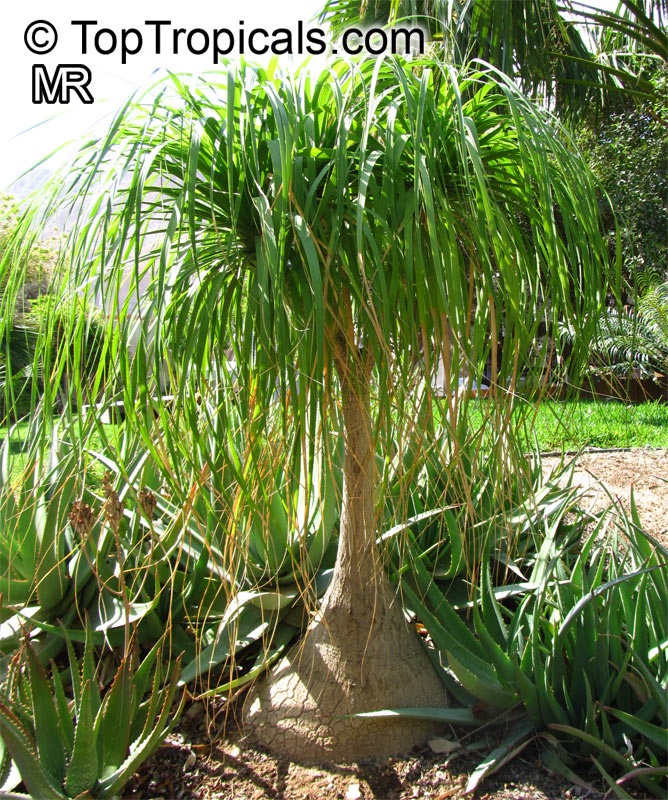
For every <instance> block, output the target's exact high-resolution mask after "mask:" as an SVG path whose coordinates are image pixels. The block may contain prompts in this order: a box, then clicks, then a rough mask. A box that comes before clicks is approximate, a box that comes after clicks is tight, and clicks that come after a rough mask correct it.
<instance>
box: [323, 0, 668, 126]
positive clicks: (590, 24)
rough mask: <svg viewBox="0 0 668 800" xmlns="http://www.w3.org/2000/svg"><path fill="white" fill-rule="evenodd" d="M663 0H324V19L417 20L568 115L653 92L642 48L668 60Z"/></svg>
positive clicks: (336, 27) (451, 50)
mask: <svg viewBox="0 0 668 800" xmlns="http://www.w3.org/2000/svg"><path fill="white" fill-rule="evenodd" d="M666 15H668V2H666V0H645V1H644V2H640V1H638V2H635V0H621V2H620V3H619V6H618V8H617V9H616V10H615V11H608V10H604V9H599V8H597V7H594V6H591V5H589V4H587V3H581V2H572V1H571V0H561V1H560V0H503V2H498V0H458V1H456V2H452V1H451V0H368V2H367V0H363V2H360V0H327V2H326V3H325V5H324V7H323V10H322V12H321V14H320V20H321V21H326V22H328V23H329V25H330V27H331V29H332V31H333V32H334V33H335V34H338V33H341V32H342V31H343V30H344V29H345V28H347V27H350V26H351V25H356V26H357V25H359V24H360V23H362V24H364V25H385V24H394V23H396V24H401V25H405V24H419V25H421V26H422V27H423V28H426V29H427V30H428V31H429V33H430V35H431V36H432V39H433V47H434V48H435V49H436V50H441V51H442V54H443V55H444V57H445V58H446V60H448V61H451V62H452V63H455V64H462V63H466V62H467V61H469V60H471V59H474V58H480V59H482V60H483V61H486V62H488V63H490V64H493V65H494V66H495V67H497V68H498V69H500V70H501V71H502V72H504V73H505V74H506V75H508V76H509V77H511V78H513V79H514V80H516V81H517V82H518V84H519V85H520V86H521V87H522V89H523V91H525V92H526V93H527V94H529V95H530V96H531V97H533V98H534V99H535V100H538V101H540V102H543V103H545V104H546V105H549V106H554V108H555V109H556V110H557V111H558V112H559V113H560V114H563V115H564V116H569V117H571V118H574V116H575V115H576V114H580V113H582V112H584V113H590V112H591V111H592V108H594V109H600V108H601V107H603V106H605V105H606V104H607V103H609V102H610V100H611V98H614V97H615V96H617V95H618V93H619V90H620V89H621V90H622V91H623V92H624V93H626V94H627V95H629V96H633V97H637V98H639V99H643V98H644V99H648V98H654V97H656V93H655V87H654V85H653V84H652V82H651V80H649V78H648V76H647V74H646V65H647V62H646V61H645V62H643V61H642V60H641V59H638V55H639V54H644V55H646V56H650V57H652V58H656V59H660V60H661V59H662V60H663V61H668V36H667V35H666V32H665V27H664V22H665V17H666Z"/></svg>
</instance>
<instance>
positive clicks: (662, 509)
mask: <svg viewBox="0 0 668 800" xmlns="http://www.w3.org/2000/svg"><path fill="white" fill-rule="evenodd" d="M558 463H559V459H558V458H554V457H549V458H544V459H543V470H544V472H545V473H547V474H549V472H551V471H552V470H553V469H554V468H555V467H556V466H557V464H558ZM573 477H574V483H576V484H579V485H580V486H582V487H583V488H584V489H586V499H587V504H586V505H585V507H588V508H590V509H591V510H592V511H601V510H602V509H604V508H606V507H607V506H609V505H610V503H611V502H612V500H611V498H612V499H614V500H618V501H619V502H620V503H621V504H622V505H623V506H624V508H625V509H626V510H627V511H630V508H631V487H633V497H634V500H635V504H636V507H637V509H638V516H639V517H640V521H641V523H642V526H643V529H644V530H646V531H647V532H648V533H651V534H652V535H653V536H655V537H656V538H657V539H658V540H659V541H661V543H662V544H664V545H666V546H668V450H643V449H634V450H622V451H613V452H588V453H585V454H584V455H581V456H580V457H579V458H576V459H575V473H574V476H573Z"/></svg>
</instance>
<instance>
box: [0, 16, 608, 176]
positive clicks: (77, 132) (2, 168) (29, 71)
mask: <svg viewBox="0 0 668 800" xmlns="http://www.w3.org/2000/svg"><path fill="white" fill-rule="evenodd" d="M498 2H505V0H498ZM595 2H597V4H599V5H602V6H607V7H613V6H614V5H616V0H595ZM321 6H322V0H289V2H287V3H286V2H285V0H236V2H233V1H232V0H218V2H213V0H178V2H176V0H134V2H131V0H104V2H101V0H3V12H2V17H3V19H2V23H3V24H2V25H1V26H0V64H1V66H2V75H3V81H2V89H3V110H4V113H3V114H2V115H1V116H0V143H1V147H2V149H1V150H0V153H1V155H0V192H2V191H4V190H6V189H7V187H9V186H10V184H12V183H13V182H14V181H15V180H16V179H17V178H18V177H19V176H20V175H21V174H22V173H24V172H26V171H28V170H29V169H30V168H31V167H33V166H34V165H36V164H38V163H39V162H40V161H42V159H44V158H45V157H46V156H47V155H49V154H50V153H53V152H54V151H57V152H56V154H55V155H54V156H52V158H51V159H50V160H49V161H48V162H46V166H47V167H48V168H49V169H55V168H56V167H57V166H59V165H60V164H61V163H62V162H63V161H64V160H66V157H67V155H68V153H71V152H72V149H73V147H74V146H75V145H74V143H76V142H78V141H80V140H81V139H82V138H83V137H85V136H86V135H90V133H91V132H95V131H99V130H103V129H104V128H105V127H107V126H108V124H109V122H110V119H111V117H112V116H113V113H114V111H116V110H117V109H118V108H119V107H120V106H121V105H122V104H123V103H124V101H125V100H126V99H127V98H128V97H129V96H130V94H132V92H134V91H137V90H140V89H142V88H147V87H148V86H150V85H151V83H153V82H154V81H155V80H157V79H158V78H159V76H160V74H163V75H164V70H166V69H169V70H171V71H174V72H201V71H205V70H209V69H213V68H214V56H215V52H214V49H215V46H216V45H217V46H218V48H219V49H220V50H227V49H228V48H230V47H233V49H232V50H231V51H230V53H229V56H228V57H230V58H234V57H237V58H238V49H239V42H240V40H241V39H242V36H243V38H244V40H245V41H246V42H248V41H249V40H251V38H252V37H251V34H252V32H253V31H254V29H263V30H264V31H266V32H268V33H271V32H272V31H274V30H275V29H276V28H289V29H291V31H292V44H293V47H297V42H298V35H299V27H300V23H301V27H302V37H303V38H302V41H304V38H305V37H306V32H307V31H308V30H309V29H313V28H316V27H318V26H317V23H314V22H310V21H311V20H312V19H313V17H314V16H315V14H316V13H317V11H318V10H319V9H320V8H321ZM158 23H160V24H158ZM179 31H180V32H179ZM215 31H219V33H218V34H216V33H214V32H215ZM228 31H229V33H228ZM252 41H254V42H255V43H256V44H258V45H259V46H260V47H261V46H262V45H263V44H264V43H265V42H266V41H267V39H266V37H265V34H264V33H263V31H262V30H260V31H259V32H258V33H256V35H255V37H254V38H252ZM30 48H32V52H31V49H30ZM190 50H194V51H202V52H201V53H200V54H198V55H195V54H193V53H191V52H190ZM47 51H48V52H47ZM135 51H136V52H135ZM158 51H159V52H158ZM124 54H125V55H124ZM247 57H248V58H249V60H253V61H256V62H260V63H263V62H264V63H266V62H267V61H268V59H269V55H267V56H257V55H253V56H247ZM304 57H305V56H303V55H302V56H300V55H297V54H295V55H293V56H288V55H282V56H280V59H279V60H280V62H281V66H284V67H288V66H290V65H293V66H294V65H296V64H299V63H301V61H302V60H303V59H304ZM322 60H323V59H322V58H321V59H319V61H322ZM123 62H125V63H123ZM59 68H60V72H58V69H59ZM83 70H88V71H89V73H90V74H89V76H88V75H86V73H85V72H84V71H83ZM59 75H60V78H62V79H63V80H62V82H61V83H60V84H59V83H58V76H59ZM88 77H89V78H90V80H89V81H88V82H87V83H86V79H87V78H88ZM50 82H51V86H52V91H56V90H57V89H58V87H59V86H60V89H61V91H62V92H66V91H67V86H68V82H71V83H73V84H75V87H77V86H78V88H70V89H69V102H68V103H67V104H65V103H63V102H61V100H62V99H64V98H63V97H62V95H60V96H58V97H56V98H55V100H56V102H54V103H51V104H49V103H47V102H46V101H47V100H48V99H49V91H50V90H49V83H50ZM82 83H86V85H85V86H81V84H82ZM34 93H36V94H37V99H40V96H41V101H42V102H35V99H36V98H35V97H33V94H34ZM51 99H54V98H53V97H52V98H51ZM83 100H90V102H83ZM67 143H69V145H68V144H67Z"/></svg>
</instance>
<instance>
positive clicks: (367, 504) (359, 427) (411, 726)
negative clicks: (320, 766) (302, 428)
mask: <svg viewBox="0 0 668 800" xmlns="http://www.w3.org/2000/svg"><path fill="white" fill-rule="evenodd" d="M337 369H338V371H339V375H340V378H341V384H342V395H343V420H344V440H345V441H344V443H345V456H344V481H343V505H342V511H341V525H340V534H339V549H338V553H337V560H336V565H335V569H334V574H333V577H332V582H331V584H330V586H329V589H328V591H327V593H326V594H325V596H324V598H323V601H322V604H321V608H320V611H319V612H318V614H317V616H316V617H315V618H314V620H313V621H312V623H311V624H310V626H309V628H308V630H307V632H306V634H305V636H304V638H303V639H302V641H301V642H300V643H299V644H298V645H297V646H296V647H295V648H293V650H292V651H291V652H289V653H288V655H287V656H286V657H284V658H283V659H282V660H281V661H280V662H279V663H278V665H277V666H276V667H275V668H274V669H273V670H272V671H271V672H270V673H269V675H268V676H267V678H266V679H264V680H263V681H262V682H261V683H260V684H259V685H258V686H256V687H255V688H254V689H253V690H252V692H251V694H250V695H249V698H248V700H247V702H246V706H245V709H244V724H245V729H246V732H247V733H248V734H250V737H251V738H252V739H253V740H254V741H255V742H257V743H258V744H260V745H262V746H264V747H266V748H268V749H269V750H271V751H273V752H274V753H277V754H280V755H283V756H286V757H288V758H290V759H292V760H296V761H302V762H317V761H320V762H326V761H330V762H331V761H357V760H360V759H364V758H372V757H381V756H388V755H394V754H397V753H403V752H408V751H409V750H411V749H412V748H413V747H414V746H415V745H418V744H421V743H423V742H424V741H425V739H426V738H428V736H429V735H430V734H431V733H433V731H434V730H435V726H434V724H433V723H425V722H418V721H413V720H402V719H399V718H396V719H387V718H375V719H354V720H353V719H350V718H349V717H348V715H350V714H353V713H358V712H362V711H377V710H380V709H384V708H409V707H418V706H443V705H445V689H444V687H443V684H442V682H441V681H440V679H439V678H438V676H437V675H436V673H435V672H434V669H433V667H432V665H431V662H430V660H429V657H428V656H427V654H426V653H425V651H424V648H423V647H422V645H421V643H420V641H419V640H418V637H417V635H416V634H415V632H414V631H413V630H412V629H411V628H410V627H409V626H408V624H407V623H406V621H405V619H404V615H403V612H402V610H401V602H400V598H399V597H397V596H395V592H394V591H393V589H392V587H391V585H390V582H389V580H388V579H387V577H386V575H385V572H384V570H383V567H382V564H381V563H380V560H379V554H378V552H377V548H376V544H375V539H376V523H375V513H374V503H373V490H374V462H375V447H374V443H373V441H372V437H371V419H370V413H369V376H368V370H366V369H364V368H360V369H358V370H356V371H355V372H356V379H353V377H352V376H351V372H350V370H349V369H348V368H347V364H343V365H342V364H341V362H337Z"/></svg>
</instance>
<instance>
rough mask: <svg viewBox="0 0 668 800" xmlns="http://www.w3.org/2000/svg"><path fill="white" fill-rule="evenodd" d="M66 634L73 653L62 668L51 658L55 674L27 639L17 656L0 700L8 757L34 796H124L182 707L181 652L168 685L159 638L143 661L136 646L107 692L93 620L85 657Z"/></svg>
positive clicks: (0, 728)
mask: <svg viewBox="0 0 668 800" xmlns="http://www.w3.org/2000/svg"><path fill="white" fill-rule="evenodd" d="M63 636H64V638H65V641H66V644H67V651H68V655H69V670H66V671H65V674H64V675H63V674H61V673H60V672H59V670H58V667H57V666H56V665H55V664H54V663H52V664H51V680H49V678H48V676H47V673H46V671H45V669H44V667H43V666H42V664H41V663H40V661H39V659H38V657H37V654H36V652H35V650H34V649H33V647H32V646H31V645H30V644H29V643H27V642H26V643H25V644H24V646H23V648H22V650H21V652H20V654H19V655H17V656H16V657H15V658H14V659H13V661H12V665H11V668H10V671H9V676H8V679H7V682H6V685H5V688H4V690H3V693H2V699H1V700H0V735H1V736H2V739H3V741H4V745H5V759H8V758H9V757H11V758H12V759H13V761H14V763H15V764H16V766H17V767H18V771H19V773H20V776H21V779H22V780H23V783H24V784H25V787H26V789H27V790H28V792H29V793H30V796H31V797H39V798H44V800H65V798H69V797H91V798H93V797H96V798H97V797H99V798H103V797H118V796H119V794H120V792H121V790H122V789H123V787H124V786H125V784H126V783H127V782H128V780H129V779H130V778H131V777H132V775H133V773H134V772H135V771H136V770H137V768H138V767H139V765H140V764H141V763H142V762H143V761H145V760H146V759H147V758H148V757H149V756H150V755H151V754H152V753H153V752H154V750H155V749H156V748H157V747H158V745H159V744H160V743H161V742H162V741H163V739H164V738H165V736H166V735H167V734H168V733H169V731H170V730H171V728H172V726H173V725H174V724H175V722H176V721H177V719H178V718H179V716H180V714H181V710H182V709H183V704H184V702H185V692H184V693H183V694H182V698H181V701H180V703H179V704H178V706H177V708H176V709H175V710H172V705H173V701H174V697H175V694H176V691H177V680H178V675H179V670H180V658H177V659H176V661H175V662H174V664H173V665H172V667H171V670H170V672H169V675H167V676H164V677H165V681H164V685H163V665H162V645H161V643H160V642H159V643H157V644H156V645H155V646H154V647H153V648H152V649H151V650H150V652H149V653H148V654H147V655H146V657H145V658H144V659H143V660H142V661H141V663H140V662H139V659H138V657H137V652H136V648H134V647H131V648H130V652H129V653H126V655H125V656H124V657H123V658H122V660H121V663H120V665H119V667H118V670H117V672H116V675H115V677H114V679H113V681H112V683H111V685H110V686H109V687H108V688H107V690H106V691H105V692H104V693H103V694H101V692H100V688H99V683H98V676H97V675H96V671H95V657H94V653H93V644H92V630H91V628H90V626H87V629H86V637H85V645H84V652H83V656H82V658H78V657H77V656H76V654H75V652H74V646H73V644H72V642H71V640H70V638H69V636H68V635H67V633H66V631H63ZM68 684H69V685H70V686H71V690H72V695H71V696H70V697H68V695H67V693H66V686H67V685H68ZM147 690H148V691H149V695H148V698H147V699H144V695H145V693H146V691H147ZM13 796H15V797H16V796H22V797H23V796H24V797H27V796H28V795H13Z"/></svg>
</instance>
